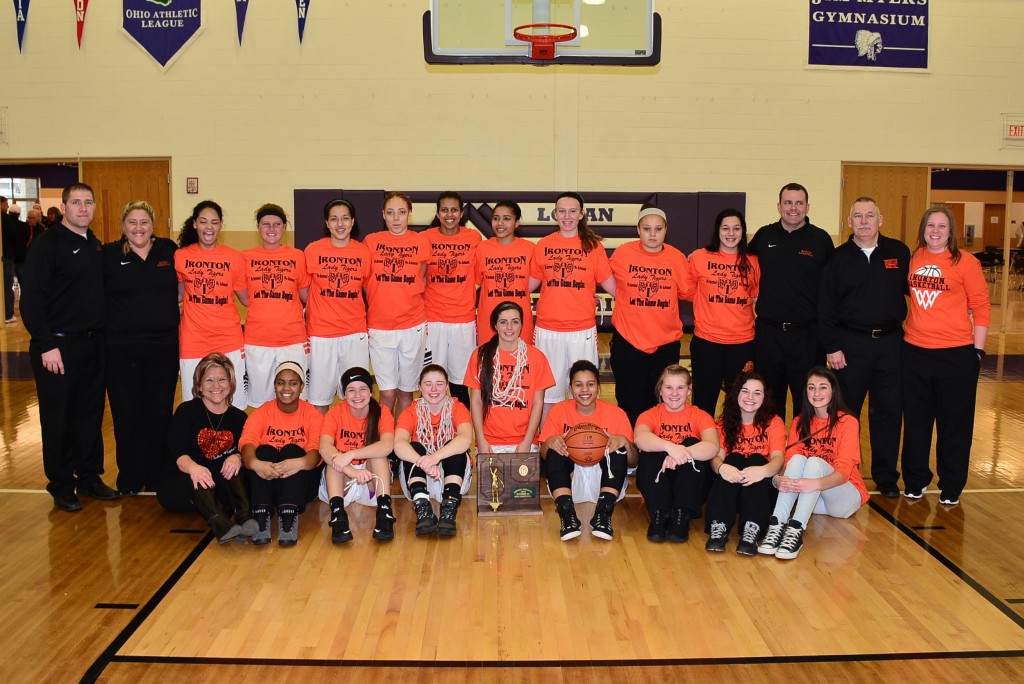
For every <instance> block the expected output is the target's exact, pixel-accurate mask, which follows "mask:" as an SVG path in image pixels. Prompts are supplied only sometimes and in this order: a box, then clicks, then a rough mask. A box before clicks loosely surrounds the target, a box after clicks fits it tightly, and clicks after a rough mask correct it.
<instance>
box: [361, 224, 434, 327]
mask: <svg viewBox="0 0 1024 684" xmlns="http://www.w3.org/2000/svg"><path fill="white" fill-rule="evenodd" d="M364 244H365V245H366V247H367V248H368V249H369V250H370V279H369V280H368V281H367V285H366V299H367V309H366V324H367V325H368V326H369V327H371V328H376V329H377V330H405V329H407V328H414V327H416V326H417V325H420V324H422V323H425V322H426V320H427V310H426V308H425V306H424V304H423V289H424V282H423V264H425V263H427V261H429V260H430V243H429V242H427V240H426V238H424V237H423V236H422V235H420V234H419V233H414V232H412V231H411V230H407V231H405V232H404V233H402V234H401V235H395V234H394V233H391V232H389V231H387V230H383V231H380V232H379V233H370V234H369V235H367V236H366V240H365V241H364Z"/></svg>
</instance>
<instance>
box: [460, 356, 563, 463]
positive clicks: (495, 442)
mask: <svg viewBox="0 0 1024 684" xmlns="http://www.w3.org/2000/svg"><path fill="white" fill-rule="evenodd" d="M497 352H498V364H499V368H500V369H501V383H502V387H504V386H505V384H506V383H507V382H508V381H509V378H510V377H512V371H514V370H515V367H516V361H515V354H514V352H506V351H502V350H501V349H498V350H497ZM479 363H480V348H479V347H477V348H476V349H475V350H474V351H473V355H472V356H470V357H469V367H468V368H466V376H465V378H466V379H465V380H464V381H463V382H465V384H466V387H472V388H474V389H480V368H479ZM495 384H497V383H495ZM520 386H521V387H522V388H523V401H516V402H513V405H512V406H496V405H495V404H494V402H493V401H492V400H491V398H490V397H483V400H484V401H490V405H489V406H488V408H487V417H486V418H485V419H484V439H486V440H487V443H488V444H490V445H491V446H515V445H517V444H519V442H521V441H523V436H524V435H526V428H527V427H529V425H530V411H531V410H532V409H533V402H534V394H535V393H536V392H537V391H543V390H546V389H547V388H548V387H554V386H555V376H554V375H552V374H551V366H550V365H548V360H547V357H545V356H544V353H543V352H542V351H541V350H540V349H537V348H536V347H534V346H532V345H529V344H528V345H526V365H525V367H524V368H523V373H522V376H521V380H520ZM540 401H541V403H543V402H544V398H543V397H541V399H540ZM534 437H536V435H535V436H534Z"/></svg>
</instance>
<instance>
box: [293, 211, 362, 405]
mask: <svg viewBox="0 0 1024 684" xmlns="http://www.w3.org/2000/svg"><path fill="white" fill-rule="evenodd" d="M358 235H359V224H358V223H357V222H356V208H355V206H353V205H352V203H351V202H349V201H348V200H344V199H333V200H331V201H330V202H328V203H327V204H326V205H325V206H324V237H323V238H321V239H319V240H317V241H315V242H311V243H310V244H309V245H308V246H307V247H306V249H305V260H306V271H307V272H308V273H309V278H310V282H309V299H308V300H307V301H306V332H307V333H308V334H309V363H310V366H309V387H308V388H307V391H308V393H309V403H311V404H313V406H316V407H317V410H318V411H320V412H321V413H326V412H327V407H329V406H330V405H331V403H332V402H333V401H334V397H335V396H337V397H339V398H341V397H342V395H343V393H344V390H343V389H342V388H341V386H340V385H339V384H338V378H340V377H341V374H342V372H343V371H344V370H345V369H347V368H353V367H359V368H369V367H370V347H369V342H368V331H367V327H366V301H365V300H364V299H363V288H364V287H365V286H366V283H367V280H368V279H369V277H370V250H369V249H367V248H366V245H364V244H363V243H361V242H359V240H357V239H356V237H357V236H358Z"/></svg>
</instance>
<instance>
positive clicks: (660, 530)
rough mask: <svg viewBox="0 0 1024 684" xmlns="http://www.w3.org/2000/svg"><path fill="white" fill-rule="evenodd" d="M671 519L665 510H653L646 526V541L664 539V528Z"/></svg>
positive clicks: (661, 540)
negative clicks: (649, 521) (649, 522)
mask: <svg viewBox="0 0 1024 684" xmlns="http://www.w3.org/2000/svg"><path fill="white" fill-rule="evenodd" d="M671 521H672V518H671V517H669V514H668V513H666V512H665V511H654V514H653V515H651V524H650V525H648V526H647V541H651V542H663V541H665V530H666V529H667V528H668V526H669V523H670V522H671Z"/></svg>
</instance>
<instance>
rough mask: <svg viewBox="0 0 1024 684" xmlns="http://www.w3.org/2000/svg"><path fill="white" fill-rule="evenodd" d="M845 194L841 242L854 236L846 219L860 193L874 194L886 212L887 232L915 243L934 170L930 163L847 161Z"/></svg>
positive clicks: (840, 209)
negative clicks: (926, 164)
mask: <svg viewBox="0 0 1024 684" xmlns="http://www.w3.org/2000/svg"><path fill="white" fill-rule="evenodd" d="M842 173H843V194H842V197H843V199H842V204H841V205H840V208H839V211H840V224H839V225H841V226H842V232H841V233H840V242H844V241H846V239H847V238H848V237H849V236H850V228H849V226H848V225H847V223H846V219H847V217H848V216H849V215H850V207H851V206H852V205H853V201H854V200H855V199H857V198H858V197H873V198H874V199H875V200H876V201H877V202H878V207H879V209H880V210H881V213H882V219H883V220H882V229H881V232H882V234H883V235H888V236H889V237H893V238H896V239H897V240H902V241H903V242H905V243H906V244H907V245H909V246H911V247H913V246H914V243H915V242H916V241H917V226H918V223H919V222H920V220H921V215H922V214H924V210H925V209H927V208H928V193H929V189H930V187H931V171H930V169H929V168H928V167H927V166H888V165H871V164H846V163H844V164H843V172H842Z"/></svg>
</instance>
